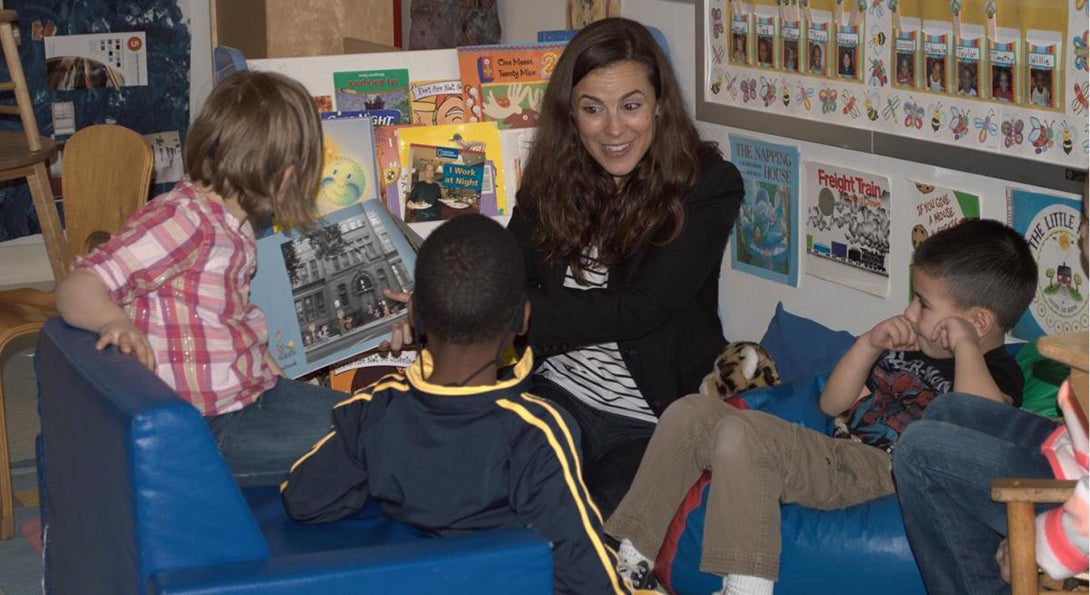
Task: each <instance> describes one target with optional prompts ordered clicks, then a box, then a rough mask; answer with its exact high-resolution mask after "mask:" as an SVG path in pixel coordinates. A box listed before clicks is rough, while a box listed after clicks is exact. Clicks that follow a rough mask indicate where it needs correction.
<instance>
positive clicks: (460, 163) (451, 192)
mask: <svg viewBox="0 0 1090 595" xmlns="http://www.w3.org/2000/svg"><path fill="white" fill-rule="evenodd" d="M407 163H408V164H409V166H410V168H411V169H410V175H411V176H412V179H411V182H410V184H409V195H408V196H407V197H406V198H405V221H406V222H407V223H419V222H423V221H441V220H446V219H450V218H452V217H456V216H458V215H464V214H467V213H480V212H481V186H482V184H483V182H484V170H485V163H484V152H482V151H473V150H471V149H457V148H452V147H435V146H431V145H409V159H408V161H407Z"/></svg>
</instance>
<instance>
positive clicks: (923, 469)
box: [893, 393, 1057, 595]
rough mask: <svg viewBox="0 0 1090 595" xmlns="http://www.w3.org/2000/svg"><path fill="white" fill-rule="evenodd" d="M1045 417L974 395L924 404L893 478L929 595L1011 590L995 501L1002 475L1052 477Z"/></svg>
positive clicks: (1002, 516)
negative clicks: (1000, 557) (1003, 572)
mask: <svg viewBox="0 0 1090 595" xmlns="http://www.w3.org/2000/svg"><path fill="white" fill-rule="evenodd" d="M1056 427H1057V422H1055V421H1053V420H1050V419H1048V418H1046V417H1042V416H1040V415H1036V414H1034V413H1030V412H1028V411H1023V410H1021V409H1017V408H1015V407H1012V406H1010V405H1004V404H1002V403H997V402H995V401H989V400H987V399H983V398H980V397H975V396H972V395H965V394H958V393H951V394H947V395H943V396H940V397H938V398H937V399H935V400H934V401H933V402H932V403H931V404H930V405H928V407H927V409H926V411H925V412H924V415H923V418H922V419H920V420H919V421H917V422H915V423H913V424H911V425H910V426H908V428H907V429H906V430H905V432H904V434H902V436H901V439H900V440H899V441H898V442H897V444H896V446H894V448H893V475H894V479H895V481H896V483H897V498H898V499H899V500H900V503H901V512H902V514H903V515H904V521H905V532H906V533H907V534H908V541H909V544H910V545H911V546H912V553H913V554H914V555H915V556H916V562H917V564H919V567H920V574H921V575H922V576H923V582H924V585H925V586H926V587H927V591H928V592H929V593H931V594H932V595H941V594H945V593H964V594H975V593H1010V585H1009V584H1007V583H1006V582H1005V581H1003V579H1002V578H1000V576H999V565H998V564H996V562H995V552H996V549H997V548H998V546H999V542H1000V541H1001V540H1002V539H1003V538H1004V537H1005V536H1006V534H1007V516H1006V507H1005V505H1003V504H1000V503H997V502H993V501H992V498H991V485H992V481H993V480H995V479H997V478H1000V477H1038V478H1051V477H1052V476H1053V475H1052V470H1051V468H1050V467H1049V465H1048V462H1047V461H1046V460H1045V458H1044V456H1042V455H1041V450H1040V449H1041V443H1042V442H1044V440H1045V438H1046V437H1048V435H1049V434H1050V433H1052V431H1053V430H1055V429H1056Z"/></svg>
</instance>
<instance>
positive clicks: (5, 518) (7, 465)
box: [0, 346, 15, 540]
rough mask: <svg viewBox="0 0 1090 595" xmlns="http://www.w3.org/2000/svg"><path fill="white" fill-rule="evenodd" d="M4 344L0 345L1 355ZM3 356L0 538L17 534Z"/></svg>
mask: <svg viewBox="0 0 1090 595" xmlns="http://www.w3.org/2000/svg"><path fill="white" fill-rule="evenodd" d="M2 355H3V346H0V356H2ZM2 366H3V357H0V540H6V539H11V538H12V537H14V536H15V502H14V499H13V497H12V487H11V460H10V456H11V455H10V453H9V452H8V422H7V417H6V415H5V413H4V378H3V376H4V375H3V367H2Z"/></svg>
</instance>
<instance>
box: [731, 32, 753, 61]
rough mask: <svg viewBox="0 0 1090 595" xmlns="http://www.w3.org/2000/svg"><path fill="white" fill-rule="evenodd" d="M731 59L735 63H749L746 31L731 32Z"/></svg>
mask: <svg viewBox="0 0 1090 595" xmlns="http://www.w3.org/2000/svg"><path fill="white" fill-rule="evenodd" d="M730 37H731V47H732V48H733V49H732V50H731V60H732V61H733V62H734V63H735V64H748V63H749V45H748V44H747V43H746V34H745V33H731V35H730Z"/></svg>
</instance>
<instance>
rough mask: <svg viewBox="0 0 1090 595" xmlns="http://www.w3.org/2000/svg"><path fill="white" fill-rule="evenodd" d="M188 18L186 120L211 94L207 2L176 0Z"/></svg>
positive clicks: (191, 119)
mask: <svg viewBox="0 0 1090 595" xmlns="http://www.w3.org/2000/svg"><path fill="white" fill-rule="evenodd" d="M178 6H179V7H180V8H181V9H182V17H183V18H188V19H189V23H188V24H189V32H190V36H191V39H190V41H189V121H190V122H192V121H193V120H194V119H196V117H197V114H198V113H200V111H201V107H202V106H203V105H204V100H205V98H206V97H208V94H209V93H211V92H212V22H211V21H212V14H211V7H210V5H209V0H179V2H178Z"/></svg>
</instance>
